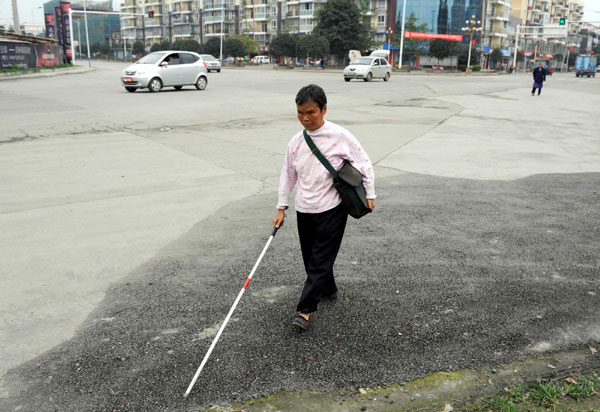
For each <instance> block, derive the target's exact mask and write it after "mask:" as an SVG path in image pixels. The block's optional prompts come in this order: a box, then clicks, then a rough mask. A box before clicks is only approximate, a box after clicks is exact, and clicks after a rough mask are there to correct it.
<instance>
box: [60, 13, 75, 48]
mask: <svg viewBox="0 0 600 412" xmlns="http://www.w3.org/2000/svg"><path fill="white" fill-rule="evenodd" d="M70 8H71V3H70V2H68V1H61V2H60V11H61V14H62V30H63V46H65V56H66V57H67V60H71V59H72V58H73V55H72V53H71V29H70V27H69V9H70Z"/></svg>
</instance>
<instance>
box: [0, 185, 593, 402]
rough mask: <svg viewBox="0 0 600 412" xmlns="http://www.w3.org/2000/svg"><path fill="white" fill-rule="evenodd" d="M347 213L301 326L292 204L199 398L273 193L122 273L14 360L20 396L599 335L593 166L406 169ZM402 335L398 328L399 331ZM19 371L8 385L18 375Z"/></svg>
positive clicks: (430, 367)
mask: <svg viewBox="0 0 600 412" xmlns="http://www.w3.org/2000/svg"><path fill="white" fill-rule="evenodd" d="M379 193H380V201H379V205H378V210H377V212H376V213H375V214H373V215H371V216H368V217H366V218H365V219H363V220H360V221H354V220H352V221H351V222H350V223H349V225H348V231H347V235H346V237H345V239H344V244H343V247H342V251H341V253H340V256H339V258H338V262H337V266H336V273H337V279H338V284H339V287H340V297H339V299H338V301H337V302H336V303H334V304H324V305H322V307H320V309H319V311H318V312H317V313H316V314H315V315H314V317H313V319H312V320H311V322H312V325H311V329H310V330H309V331H308V332H307V333H300V334H299V333H297V332H295V331H294V330H293V328H292V326H291V325H290V320H291V316H292V315H293V313H294V308H295V304H296V300H297V298H298V296H299V293H300V291H301V286H302V281H303V272H302V263H301V260H300V256H299V250H298V240H297V234H296V230H295V227H294V224H295V219H294V216H293V214H291V215H290V219H289V221H288V222H287V225H286V226H285V229H283V230H281V231H280V232H279V233H278V234H277V236H276V238H275V241H274V242H273V244H272V248H271V249H270V250H269V251H268V253H267V254H266V256H265V258H264V263H263V265H262V266H261V267H260V269H259V270H258V272H257V274H256V275H255V280H254V281H253V282H252V283H251V284H250V287H249V289H248V292H247V294H246V295H245V297H244V299H243V300H242V303H241V304H240V306H239V309H238V311H237V313H236V314H235V315H234V317H233V319H232V322H231V323H230V324H229V326H228V328H227V329H226V331H225V333H224V335H223V337H222V338H221V341H220V342H219V345H218V347H217V348H216V350H215V351H214V353H213V356H212V359H211V360H210V361H209V363H208V364H207V366H206V368H205V370H204V372H203V374H202V375H201V377H200V379H199V381H198V382H197V385H196V388H195V389H194V391H193V392H192V394H191V396H190V397H189V398H188V399H187V400H184V399H183V398H182V394H183V392H184V391H185V389H186V387H187V384H188V383H189V381H190V379H191V377H192V376H193V374H194V372H195V370H196V368H197V366H198V364H199V362H200V360H201V359H202V357H203V355H204V353H205V351H206V350H207V349H208V346H209V344H210V342H211V340H212V337H213V336H214V334H215V333H216V329H217V327H218V324H219V322H221V321H222V319H223V318H224V315H225V314H226V313H227V310H228V308H229V307H230V305H231V304H232V303H233V300H234V298H235V296H236V294H237V292H238V291H239V289H240V287H241V285H242V284H243V281H244V279H245V276H246V275H247V274H248V272H249V271H250V269H251V267H252V265H253V263H254V260H255V258H256V257H257V256H258V254H259V253H260V250H261V249H262V246H263V242H264V241H265V240H266V238H267V237H268V234H269V229H268V221H269V219H270V218H271V215H272V199H271V198H270V197H268V196H257V197H251V198H247V199H244V200H243V201H240V202H235V203H232V204H229V205H228V206H227V207H225V208H223V209H221V210H219V211H218V212H217V213H215V214H214V215H213V216H211V217H210V218H209V219H206V220H204V221H202V222H200V223H198V224H197V225H196V226H194V227H193V228H192V229H191V230H190V231H189V232H188V233H186V234H185V235H183V236H181V237H180V238H179V239H178V240H177V241H175V242H173V243H172V244H170V245H168V246H167V247H165V248H164V249H163V250H162V251H161V252H160V253H159V255H158V256H156V257H155V258H153V259H151V260H150V261H148V262H147V263H145V264H144V265H142V266H141V267H139V268H138V269H136V270H135V271H134V272H133V273H132V274H131V275H130V276H128V277H127V278H125V279H123V280H122V281H120V282H117V283H115V284H113V285H112V286H111V287H110V288H109V289H108V290H107V296H106V298H105V299H104V300H103V301H102V302H101V303H100V304H99V305H98V306H97V308H96V310H95V311H94V312H93V313H92V314H91V315H90V316H89V317H88V318H87V319H86V321H85V322H84V323H83V324H82V326H81V328H80V329H79V331H78V333H77V335H76V336H75V337H74V338H73V339H71V340H69V341H68V342H66V343H64V344H62V345H60V346H58V347H57V348H54V349H52V350H50V351H49V352H48V353H46V354H44V355H43V356H41V357H38V358H37V359H35V360H33V361H31V362H28V363H26V364H25V365H22V366H20V367H18V368H16V369H14V370H13V371H11V372H10V373H9V375H8V377H7V379H6V381H7V382H8V383H9V386H10V387H12V388H19V390H16V391H15V396H12V397H11V398H10V399H4V400H3V401H4V402H3V404H4V406H3V408H5V409H6V410H13V408H16V407H17V406H22V409H19V410H31V411H40V410H55V409H56V410H86V411H107V410H109V411H110V410H115V409H116V410H117V411H139V410H197V409H200V408H201V407H205V406H207V405H209V404H215V403H222V402H227V401H232V400H242V399H248V398H252V397H256V396H265V395H268V394H271V393H273V392H277V391H282V390H302V389H304V390H323V389H331V388H344V387H349V386H376V385H389V384H394V383H399V382H404V381H408V380H412V379H415V378H419V377H422V376H424V375H426V374H428V373H431V372H435V371H448V370H456V369H462V368H466V367H476V366H479V365H482V364H493V363H496V362H504V361H508V360H513V359H517V358H518V357H520V356H524V355H527V354H530V353H536V352H543V351H549V350H558V349H564V348H570V347H573V346H576V345H581V344H583V343H587V342H588V341H596V342H597V341H598V340H599V339H600V329H599V325H598V317H597V313H598V309H599V305H598V295H600V281H599V279H598V273H599V272H598V264H599V262H598V250H600V214H599V212H598V207H597V205H598V202H599V201H600V175H599V174H583V175H578V174H576V175H544V176H536V177H532V178H527V179H523V180H518V181H514V182H476V181H468V180H461V179H444V178H436V177H429V176H421V175H405V176H403V177H402V178H401V179H399V180H396V181H393V182H392V181H389V180H385V181H384V182H382V184H381V186H380V190H379ZM399 334H402V335H399ZM13 385H14V386H13Z"/></svg>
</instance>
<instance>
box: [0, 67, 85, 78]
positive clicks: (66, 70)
mask: <svg viewBox="0 0 600 412" xmlns="http://www.w3.org/2000/svg"><path fill="white" fill-rule="evenodd" d="M84 64H85V65H84ZM92 70H95V67H94V66H92V67H88V65H87V62H85V63H81V64H80V63H76V64H75V65H74V66H73V67H61V68H58V69H54V70H53V69H44V70H40V71H35V72H29V73H19V72H16V73H0V81H2V80H21V79H39V78H46V77H54V76H64V75H67V74H82V73H88V72H91V71H92Z"/></svg>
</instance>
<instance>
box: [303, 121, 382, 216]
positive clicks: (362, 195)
mask: <svg viewBox="0 0 600 412" xmlns="http://www.w3.org/2000/svg"><path fill="white" fill-rule="evenodd" d="M304 140H306V144H307V145H308V147H309V148H310V150H311V151H312V152H313V154H314V155H315V156H316V157H317V159H319V161H320V162H321V163H322V164H323V166H325V169H327V171H328V172H329V173H330V174H331V176H333V185H334V186H335V188H336V190H337V191H338V193H339V195H340V197H341V198H342V204H343V205H344V207H345V208H346V210H347V211H348V214H349V215H350V216H352V217H353V218H355V219H360V218H361V217H363V216H364V215H366V214H368V213H371V212H372V210H371V209H370V208H369V206H368V203H367V192H366V191H365V187H364V186H363V182H362V178H363V175H362V174H361V173H360V172H359V171H358V170H357V169H356V168H355V167H354V166H352V165H351V164H350V162H349V161H347V160H345V159H344V163H343V164H342V167H341V168H340V170H339V171H337V170H335V169H334V168H333V166H331V163H329V162H328V161H327V159H325V156H323V153H321V152H320V151H319V149H318V148H317V146H315V143H314V142H313V141H312V139H311V138H310V136H309V135H308V133H307V132H306V130H304Z"/></svg>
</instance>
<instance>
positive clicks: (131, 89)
mask: <svg viewBox="0 0 600 412" xmlns="http://www.w3.org/2000/svg"><path fill="white" fill-rule="evenodd" d="M125 90H127V91H128V92H129V93H133V92H135V91H136V90H137V87H126V88H125Z"/></svg>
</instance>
